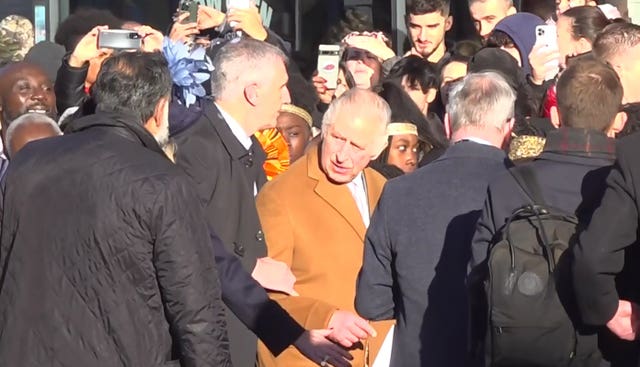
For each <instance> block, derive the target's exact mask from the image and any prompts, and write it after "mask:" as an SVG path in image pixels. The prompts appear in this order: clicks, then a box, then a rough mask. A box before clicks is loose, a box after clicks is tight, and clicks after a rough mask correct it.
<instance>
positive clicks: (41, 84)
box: [0, 62, 58, 136]
mask: <svg viewBox="0 0 640 367" xmlns="http://www.w3.org/2000/svg"><path fill="white" fill-rule="evenodd" d="M25 113H40V114H43V115H46V116H49V117H50V118H53V119H55V118H57V114H58V111H57V110H56V96H55V94H54V92H53V83H52V82H51V80H49V77H48V76H47V74H46V72H45V71H44V70H42V69H41V68H40V67H39V66H36V65H33V64H29V63H26V62H18V63H14V64H9V65H7V66H5V67H3V68H2V69H0V123H1V124H2V131H3V136H4V131H6V129H7V128H8V127H9V125H10V124H11V122H12V121H13V120H15V119H16V118H18V117H20V116H21V115H24V114H25Z"/></svg>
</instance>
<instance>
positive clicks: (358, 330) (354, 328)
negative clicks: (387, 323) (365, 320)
mask: <svg viewBox="0 0 640 367" xmlns="http://www.w3.org/2000/svg"><path fill="white" fill-rule="evenodd" d="M347 329H348V330H349V333H351V334H352V335H353V336H354V337H356V338H357V340H363V339H367V338H368V337H369V334H368V333H367V331H366V330H364V329H363V328H362V326H360V325H358V324H357V323H353V324H351V325H349V326H348V327H347Z"/></svg>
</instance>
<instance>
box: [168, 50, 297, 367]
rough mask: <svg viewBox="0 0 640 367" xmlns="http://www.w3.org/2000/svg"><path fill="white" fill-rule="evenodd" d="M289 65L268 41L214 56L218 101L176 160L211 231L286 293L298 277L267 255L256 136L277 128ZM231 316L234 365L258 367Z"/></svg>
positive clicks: (248, 338) (181, 144)
mask: <svg viewBox="0 0 640 367" xmlns="http://www.w3.org/2000/svg"><path fill="white" fill-rule="evenodd" d="M285 60H286V56H285V55H284V54H283V53H282V52H281V51H280V50H279V49H278V48H276V47H274V46H271V45H269V44H267V43H265V42H261V41H256V40H253V39H242V40H235V41H231V42H229V43H228V44H226V45H225V46H224V47H222V48H221V49H220V50H219V51H218V52H217V54H216V55H215V56H214V58H213V65H214V68H215V70H216V71H215V72H214V73H213V74H212V76H211V78H212V93H213V94H214V96H215V102H211V101H205V102H204V103H203V114H202V117H201V118H200V119H199V120H198V121H196V122H195V123H194V124H192V125H191V126H190V127H188V128H187V129H186V130H184V131H183V132H181V133H179V134H177V135H175V136H174V139H175V141H176V142H177V144H178V150H177V156H176V163H177V164H178V165H180V166H181V167H183V168H184V169H185V171H186V172H187V174H188V175H189V176H190V177H191V178H192V179H193V180H194V182H195V183H196V187H197V193H198V196H199V198H200V202H201V203H202V205H203V207H204V208H205V215H206V219H207V221H208V223H209V225H210V226H211V228H212V229H213V231H215V233H216V234H217V235H218V236H220V238H221V239H222V242H223V243H224V244H225V246H227V249H228V250H229V251H230V252H232V253H233V254H234V255H235V256H237V257H238V258H239V259H240V261H241V262H242V265H243V267H244V269H245V270H246V271H247V272H249V273H252V274H253V276H254V278H256V279H257V280H258V281H259V282H260V283H261V284H262V285H263V286H264V287H265V288H268V289H272V290H277V291H282V292H288V293H289V292H292V291H293V282H294V281H295V279H292V280H289V279H287V278H293V275H290V270H289V269H288V268H287V267H286V265H284V264H281V263H279V262H274V261H273V260H270V259H269V258H267V257H266V256H267V249H266V245H265V242H264V234H263V232H262V229H261V226H260V220H259V219H258V213H257V210H256V205H255V198H254V197H255V195H256V193H257V192H258V190H259V189H260V188H261V187H262V185H263V184H264V183H265V182H266V176H265V173H264V169H263V163H264V160H265V153H264V151H263V150H262V148H261V147H260V144H259V143H258V141H257V139H256V138H255V137H253V134H254V133H255V132H256V131H258V129H259V128H261V127H267V126H269V125H271V126H274V125H275V122H276V119H277V115H278V111H279V109H280V106H281V105H282V104H283V103H288V102H289V93H288V90H287V86H286V84H287V80H288V76H287V72H286V68H285ZM267 71H268V72H267ZM278 274H283V276H280V275H278ZM273 275H275V276H273ZM270 279H272V280H274V279H275V280H279V279H285V282H282V281H279V282H278V283H279V284H274V283H273V282H269V280H270ZM228 316H229V339H230V341H231V352H232V358H233V362H234V364H235V365H238V366H249V365H253V364H254V363H255V353H256V346H257V340H256V338H255V336H253V335H252V333H251V332H250V331H249V330H248V329H247V328H246V327H245V325H243V324H242V323H240V322H239V320H237V319H236V318H235V317H234V315H231V314H229V315H228Z"/></svg>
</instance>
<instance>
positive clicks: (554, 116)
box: [549, 106, 560, 129]
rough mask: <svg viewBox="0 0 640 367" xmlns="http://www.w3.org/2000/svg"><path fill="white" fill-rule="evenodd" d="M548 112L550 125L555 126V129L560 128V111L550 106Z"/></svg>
mask: <svg viewBox="0 0 640 367" xmlns="http://www.w3.org/2000/svg"><path fill="white" fill-rule="evenodd" d="M549 113H550V114H551V116H550V117H551V125H553V126H555V127H556V129H558V128H560V112H559V111H558V107H556V106H553V107H551V110H550V111H549Z"/></svg>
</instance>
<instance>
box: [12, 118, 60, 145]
mask: <svg viewBox="0 0 640 367" xmlns="http://www.w3.org/2000/svg"><path fill="white" fill-rule="evenodd" d="M32 124H33V125H38V124H41V125H48V126H49V127H51V130H52V131H53V132H54V133H55V134H56V135H62V131H61V130H60V127H59V126H58V123H57V122H56V121H55V120H54V119H52V118H51V117H49V116H47V115H43V114H41V113H35V112H31V113H25V114H24V115H21V116H20V117H18V118H16V119H15V120H13V121H12V122H11V124H10V125H9V127H8V128H7V131H6V133H5V143H6V144H7V152H13V135H14V134H15V132H16V130H18V128H20V127H21V126H27V125H32Z"/></svg>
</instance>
